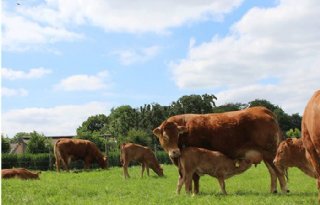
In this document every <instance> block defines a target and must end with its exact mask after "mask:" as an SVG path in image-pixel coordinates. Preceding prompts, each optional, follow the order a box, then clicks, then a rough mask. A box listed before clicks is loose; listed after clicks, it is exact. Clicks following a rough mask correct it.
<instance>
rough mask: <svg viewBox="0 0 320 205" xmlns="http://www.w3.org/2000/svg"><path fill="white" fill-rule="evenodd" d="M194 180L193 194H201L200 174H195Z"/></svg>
mask: <svg viewBox="0 0 320 205" xmlns="http://www.w3.org/2000/svg"><path fill="white" fill-rule="evenodd" d="M192 179H193V185H194V189H193V193H195V194H198V193H199V180H200V176H199V175H198V174H196V173H194V174H193V176H192Z"/></svg>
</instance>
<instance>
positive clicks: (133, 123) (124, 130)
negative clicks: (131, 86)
mask: <svg viewBox="0 0 320 205" xmlns="http://www.w3.org/2000/svg"><path fill="white" fill-rule="evenodd" d="M137 127H138V113H137V111H136V110H135V109H133V108H132V107H131V106H129V105H123V106H120V107H117V108H112V109H111V113H110V115H109V125H108V129H109V131H110V133H111V135H112V136H115V137H119V136H126V135H127V134H128V132H129V130H130V129H133V128H137Z"/></svg>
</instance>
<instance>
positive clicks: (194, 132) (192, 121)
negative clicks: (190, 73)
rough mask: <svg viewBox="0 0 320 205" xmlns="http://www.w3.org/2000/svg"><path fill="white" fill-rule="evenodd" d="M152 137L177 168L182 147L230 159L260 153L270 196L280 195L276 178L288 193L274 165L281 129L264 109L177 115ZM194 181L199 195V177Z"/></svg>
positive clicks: (253, 108) (270, 113)
mask: <svg viewBox="0 0 320 205" xmlns="http://www.w3.org/2000/svg"><path fill="white" fill-rule="evenodd" d="M153 133H154V134H155V135H156V136H157V137H158V139H159V141H160V144H161V146H162V147H163V148H164V150H165V151H166V152H167V153H168V154H169V157H170V158H171V160H172V161H173V162H174V164H175V165H177V164H178V162H177V161H178V158H179V157H180V149H181V148H183V147H199V148H206V149H209V150H215V151H220V152H222V153H223V154H225V155H226V156H228V157H229V158H231V159H238V158H241V157H243V155H244V153H245V152H246V151H247V150H258V151H259V152H260V153H261V154H262V158H263V161H264V162H265V164H266V166H267V168H268V170H269V173H270V176H271V192H272V193H276V192H277V178H278V179H279V182H280V186H281V189H282V191H283V192H287V191H288V190H287V186H286V181H285V177H284V175H283V174H282V173H280V172H279V171H278V170H277V168H276V167H275V165H274V164H273V159H274V157H275V156H276V151H277V145H278V143H279V142H280V138H281V134H280V129H279V125H278V123H277V121H276V118H275V116H274V114H273V113H272V112H271V111H270V110H268V109H266V108H265V107H252V108H247V109H244V110H240V111H232V112H225V113H213V114H183V115H176V116H172V117H170V118H168V119H167V120H165V121H164V122H163V123H162V124H161V125H160V126H159V127H157V128H155V129H154V130H153ZM193 180H194V189H195V193H197V192H198V191H199V176H198V175H197V174H195V175H194V176H193Z"/></svg>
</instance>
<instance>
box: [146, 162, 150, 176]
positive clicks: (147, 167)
mask: <svg viewBox="0 0 320 205" xmlns="http://www.w3.org/2000/svg"><path fill="white" fill-rule="evenodd" d="M146 169H147V175H148V176H150V175H149V166H148V164H146Z"/></svg>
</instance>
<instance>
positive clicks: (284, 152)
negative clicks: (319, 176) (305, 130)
mask: <svg viewBox="0 0 320 205" xmlns="http://www.w3.org/2000/svg"><path fill="white" fill-rule="evenodd" d="M273 163H274V164H275V165H276V167H277V168H278V169H279V170H280V171H281V172H283V173H285V174H286V173H287V169H288V167H297V168H299V169H300V170H301V171H303V172H304V173H305V174H307V175H308V176H310V177H314V178H315V177H316V173H315V170H314V168H313V167H312V165H311V164H310V163H309V161H308V160H307V157H306V149H305V148H304V146H303V142H302V139H301V138H288V139H286V140H285V141H282V142H281V143H280V144H279V146H278V150H277V155H276V158H275V159H274V161H273Z"/></svg>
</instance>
